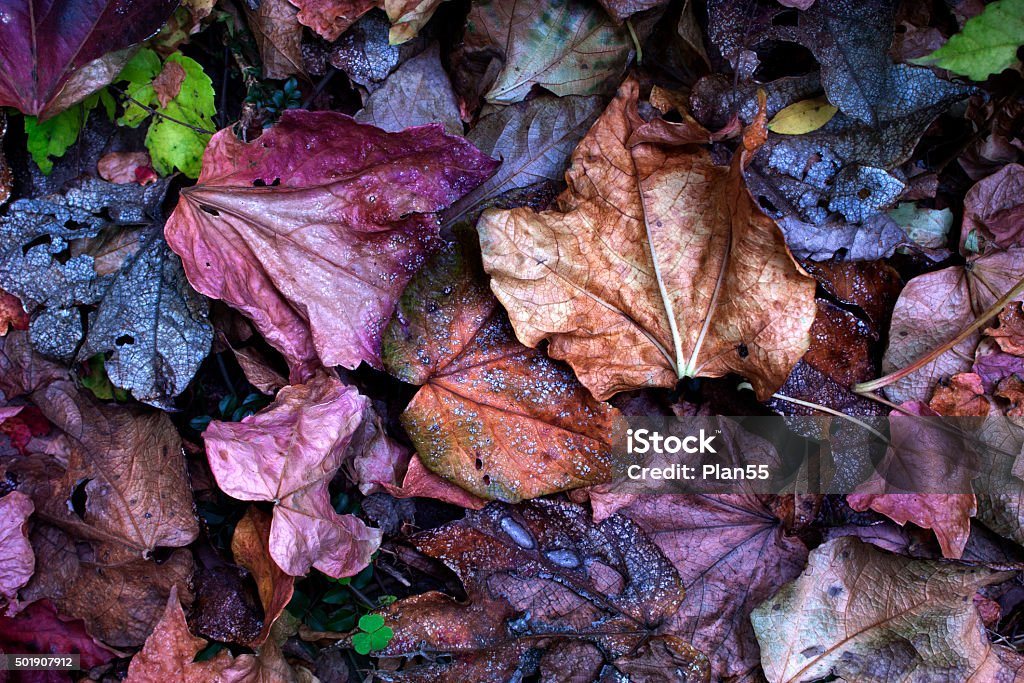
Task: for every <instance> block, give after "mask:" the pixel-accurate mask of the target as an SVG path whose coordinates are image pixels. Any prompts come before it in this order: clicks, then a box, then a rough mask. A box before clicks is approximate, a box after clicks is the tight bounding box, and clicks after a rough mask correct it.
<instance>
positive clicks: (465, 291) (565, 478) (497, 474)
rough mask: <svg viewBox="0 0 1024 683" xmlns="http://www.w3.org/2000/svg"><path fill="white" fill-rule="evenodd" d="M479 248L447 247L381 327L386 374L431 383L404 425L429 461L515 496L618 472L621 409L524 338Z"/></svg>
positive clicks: (473, 488) (466, 485)
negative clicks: (494, 289)
mask: <svg viewBox="0 0 1024 683" xmlns="http://www.w3.org/2000/svg"><path fill="white" fill-rule="evenodd" d="M468 237H469V239H472V238H473V237H474V236H472V235H470V236H468ZM478 254H479V252H478V251H477V248H476V244H475V240H474V241H473V243H470V242H469V240H468V239H466V240H464V241H463V244H449V245H447V246H446V247H445V248H444V250H443V251H441V252H440V253H439V254H437V255H436V256H435V257H434V258H433V259H432V260H431V261H430V262H428V264H427V265H426V266H425V267H424V269H423V270H422V271H421V272H420V273H419V274H418V275H417V276H416V277H415V278H414V279H413V280H412V282H410V283H409V287H408V288H407V289H406V291H405V292H404V293H403V294H402V299H401V301H400V303H399V305H398V310H397V311H396V312H395V317H394V318H393V319H392V321H391V324H390V325H389V326H388V328H387V330H386V332H385V335H384V361H385V365H386V367H387V369H388V371H389V372H390V373H391V374H392V375H394V376H395V377H398V378H399V379H401V380H403V381H406V382H410V383H412V384H419V385H422V388H421V389H420V390H419V392H417V394H416V396H415V397H414V398H413V400H412V401H411V402H410V403H409V405H408V406H407V407H406V409H405V412H403V413H402V424H403V426H404V427H405V430H406V432H408V434H409V437H410V438H411V439H412V442H413V444H414V445H415V446H416V450H417V451H418V452H419V455H420V458H421V459H422V460H423V464H425V465H426V466H427V467H428V468H429V469H430V470H432V471H433V472H435V473H437V474H439V475H441V476H442V477H443V478H445V479H447V480H448V481H451V482H453V483H455V484H457V485H458V486H460V487H462V488H463V489H465V490H467V491H469V492H471V493H473V494H475V495H477V496H480V497H482V498H487V499H497V500H504V501H507V502H518V501H520V500H523V499H528V498H535V497H537V496H541V495H546V494H549V493H554V492H556V491H564V490H566V489H570V488H576V487H579V486H587V485H590V484H597V483H602V482H604V481H607V480H609V479H610V478H611V476H612V469H613V463H612V454H611V446H612V444H613V443H614V442H615V439H616V438H617V436H620V435H621V430H622V428H623V427H622V425H621V424H620V423H619V418H620V415H619V412H618V411H617V410H615V409H614V408H612V407H611V406H609V405H608V404H604V403H598V402H597V401H595V400H594V399H593V398H592V397H591V396H590V395H589V394H588V393H587V391H586V389H584V388H583V386H581V385H580V384H579V382H577V381H576V379H575V378H574V377H573V375H572V372H571V371H570V370H569V369H568V368H567V367H565V366H564V365H562V364H560V363H556V362H554V361H552V360H550V359H549V358H548V357H547V356H545V355H544V353H543V352H541V351H538V350H535V349H530V348H526V347H525V346H523V345H522V344H520V343H519V341H518V340H517V339H516V338H515V336H514V335H513V333H512V330H511V329H510V328H509V324H508V319H507V318H506V317H505V313H504V311H502V309H501V307H500V306H499V305H498V302H497V300H496V299H495V298H494V296H493V295H492V294H491V292H490V291H489V290H488V289H487V280H486V278H485V277H484V274H483V272H482V271H481V270H480V267H479V265H478V263H479V255H478Z"/></svg>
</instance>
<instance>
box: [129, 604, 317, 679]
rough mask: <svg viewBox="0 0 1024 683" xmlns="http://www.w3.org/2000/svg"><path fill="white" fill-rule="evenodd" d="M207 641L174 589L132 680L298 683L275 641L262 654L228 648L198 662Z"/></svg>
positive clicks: (132, 668)
mask: <svg viewBox="0 0 1024 683" xmlns="http://www.w3.org/2000/svg"><path fill="white" fill-rule="evenodd" d="M206 646H207V642H206V640H204V639H203V638H197V637H195V636H193V635H192V634H191V633H190V632H189V630H188V624H187V623H185V613H184V612H183V611H182V609H181V603H180V602H179V601H178V593H177V591H176V590H172V591H171V595H170V597H169V598H168V599H167V607H166V609H165V610H164V615H163V618H161V619H160V623H159V624H157V626H156V629H154V631H153V633H152V635H150V636H149V638H147V639H146V644H145V646H144V647H143V648H142V650H141V651H140V652H139V653H138V654H137V655H135V657H133V658H132V661H131V665H130V666H129V668H128V678H127V679H126V680H127V681H128V683H150V682H151V681H172V680H173V681H181V683H210V681H216V682H217V683H270V682H271V681H274V682H275V683H297V679H296V677H295V671H294V670H293V669H292V668H291V666H290V665H289V664H288V662H287V661H285V659H284V657H283V656H282V654H281V651H280V650H279V649H278V648H277V646H276V645H274V643H273V642H272V641H271V642H267V643H265V644H264V645H263V648H262V649H261V651H260V653H259V654H258V655H239V656H237V657H232V656H231V653H230V652H228V651H227V650H222V651H220V652H218V653H217V654H216V655H214V656H213V657H211V658H209V659H204V660H203V661H200V662H197V661H194V660H195V657H196V655H197V654H199V651H200V650H202V649H204V648H205V647H206Z"/></svg>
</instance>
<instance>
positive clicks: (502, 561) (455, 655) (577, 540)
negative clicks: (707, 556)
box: [377, 500, 709, 683]
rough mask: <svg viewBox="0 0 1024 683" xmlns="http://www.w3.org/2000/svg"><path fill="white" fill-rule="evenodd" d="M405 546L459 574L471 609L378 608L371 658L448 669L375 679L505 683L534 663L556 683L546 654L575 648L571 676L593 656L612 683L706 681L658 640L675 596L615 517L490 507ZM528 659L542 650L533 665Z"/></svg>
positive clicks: (419, 603)
mask: <svg viewBox="0 0 1024 683" xmlns="http://www.w3.org/2000/svg"><path fill="white" fill-rule="evenodd" d="M413 543H414V544H415V546H416V547H417V548H418V549H419V550H420V552H423V553H425V554H427V555H429V556H431V557H435V558H438V559H440V560H441V561H443V562H444V563H445V564H446V565H448V567H450V568H451V569H452V570H453V571H455V572H456V574H458V576H459V578H460V579H461V581H462V584H463V586H464V587H465V590H466V593H467V595H468V596H469V600H468V601H467V602H465V603H460V602H457V601H456V600H454V599H453V598H450V597H448V596H447V595H444V594H442V593H437V592H431V593H425V594H422V595H416V596H412V597H410V598H406V599H405V600H400V601H398V602H397V603H395V604H394V605H392V606H390V607H389V608H387V609H385V610H384V611H383V613H382V614H383V616H384V618H385V623H386V624H387V626H388V627H390V628H392V629H394V638H393V639H392V640H391V642H390V643H388V644H387V646H386V647H385V648H384V649H383V650H381V651H380V652H378V653H377V655H378V656H379V657H384V658H388V657H398V656H408V655H410V654H412V653H416V652H428V653H431V654H432V655H441V654H447V655H450V656H451V657H452V661H450V662H448V663H443V662H437V663H430V662H428V663H425V664H423V665H421V666H420V667H418V668H406V669H405V670H403V671H397V672H393V673H385V672H380V673H379V674H378V675H381V677H382V678H383V679H384V680H387V681H435V682H436V683H442V682H444V681H465V680H514V679H516V678H517V677H519V676H524V675H527V674H528V672H530V671H531V670H534V669H536V668H537V667H538V665H539V668H540V671H541V679H542V680H558V679H559V677H560V676H562V675H563V674H564V673H565V670H564V669H560V668H556V669H552V667H553V666H556V667H557V666H559V662H561V666H563V667H564V666H565V665H566V661H565V660H564V659H563V658H558V657H555V656H553V655H555V654H557V652H558V649H557V648H558V647H559V646H561V647H566V646H569V647H574V649H573V650H571V651H570V652H574V653H575V654H576V656H574V657H571V658H570V659H569V660H568V661H571V662H574V666H573V669H576V667H577V666H580V662H581V660H583V659H584V658H583V657H582V656H580V655H581V652H580V650H581V649H583V651H585V652H588V653H589V654H590V655H592V656H593V657H599V658H600V659H598V660H597V661H596V665H597V666H596V668H597V669H600V668H601V665H602V662H605V663H604V666H605V667H606V670H607V675H608V676H609V677H614V678H610V680H626V679H625V678H624V673H623V670H626V671H636V670H637V668H636V667H639V666H642V665H643V664H644V663H645V662H644V660H646V663H647V664H648V665H650V666H651V667H653V668H654V669H655V670H658V671H665V670H669V671H672V672H673V673H674V677H673V680H676V681H686V682H688V683H695V682H702V681H708V680H709V672H708V670H707V660H706V659H705V658H704V656H703V655H701V654H700V653H699V652H697V651H696V650H694V649H693V648H692V647H691V646H689V645H688V644H686V642H685V641H684V640H682V639H680V638H677V637H674V636H671V635H663V634H662V633H661V630H660V629H661V627H662V626H663V625H664V624H665V622H666V620H667V619H669V618H670V617H671V615H672V613H673V612H674V611H675V610H676V609H677V608H678V606H679V604H680V600H681V599H682V597H683V589H682V586H681V584H680V580H679V576H678V574H677V573H676V570H675V569H674V568H673V567H672V564H671V563H670V562H669V561H668V559H666V558H665V556H664V555H662V553H661V551H659V550H658V548H657V546H655V545H654V544H653V543H651V541H650V540H648V539H647V537H646V536H645V535H644V533H643V532H642V531H641V530H640V529H639V527H637V525H636V524H634V523H633V522H631V521H630V520H629V519H627V518H625V517H621V516H617V515H616V516H612V517H610V518H608V519H606V520H604V521H603V522H601V523H600V524H594V523H593V522H591V521H590V519H589V518H588V515H587V513H586V511H585V510H584V509H583V508H582V507H579V506H577V505H573V504H571V503H566V502H558V501H553V500H538V501H533V502H530V503H528V504H525V505H521V506H517V507H515V508H512V507H508V506H505V505H497V504H495V505H490V506H488V507H486V508H484V509H483V510H481V511H479V512H468V513H467V514H466V516H465V517H464V518H463V519H461V520H459V521H456V522H452V523H450V524H448V525H445V526H443V527H440V528H438V529H434V530H431V531H428V532H425V533H423V534H420V535H418V536H416V537H414V538H413ZM645 642H647V643H649V644H650V645H649V646H647V647H645V646H644V643H645ZM591 644H592V645H594V646H596V649H595V648H593V647H587V646H590V645H591ZM531 650H534V651H535V650H540V654H541V657H540V661H539V662H538V661H537V659H536V658H535V657H530V656H529V653H530V652H531ZM545 650H546V651H547V652H546V653H545ZM549 655H552V656H551V658H550V659H549ZM666 658H667V659H668V661H666ZM641 680H644V679H643V678H641Z"/></svg>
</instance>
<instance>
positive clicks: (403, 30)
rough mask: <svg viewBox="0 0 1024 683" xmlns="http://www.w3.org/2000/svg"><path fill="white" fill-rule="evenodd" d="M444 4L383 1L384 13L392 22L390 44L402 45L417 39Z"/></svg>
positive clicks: (437, 1)
mask: <svg viewBox="0 0 1024 683" xmlns="http://www.w3.org/2000/svg"><path fill="white" fill-rule="evenodd" d="M442 2H444V0H383V4H384V11H385V12H387V13H388V19H390V20H391V31H390V33H388V42H390V43H391V44H392V45H401V44H402V43H405V42H408V41H410V40H412V39H413V38H415V37H416V34H417V33H419V32H420V29H421V28H423V27H424V26H425V25H426V23H427V22H428V21H430V17H432V16H434V12H435V11H437V7H438V5H440V4H441V3H442Z"/></svg>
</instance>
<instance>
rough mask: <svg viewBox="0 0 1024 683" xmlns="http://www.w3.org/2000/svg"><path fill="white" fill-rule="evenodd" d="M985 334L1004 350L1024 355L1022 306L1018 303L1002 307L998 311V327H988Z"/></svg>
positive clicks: (1016, 354) (1023, 311)
mask: <svg viewBox="0 0 1024 683" xmlns="http://www.w3.org/2000/svg"><path fill="white" fill-rule="evenodd" d="M985 334H986V335H988V336H989V337H992V338H993V339H995V340H996V344H999V348H1000V349H1002V350H1003V351H1004V352H1006V353H1010V354H1013V355H1014V356H1024V306H1022V305H1021V304H1019V303H1018V304H1011V305H1009V306H1007V307H1006V308H1004V309H1003V310H1002V311H1000V313H999V327H996V328H991V327H990V328H988V329H986V330H985Z"/></svg>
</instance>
